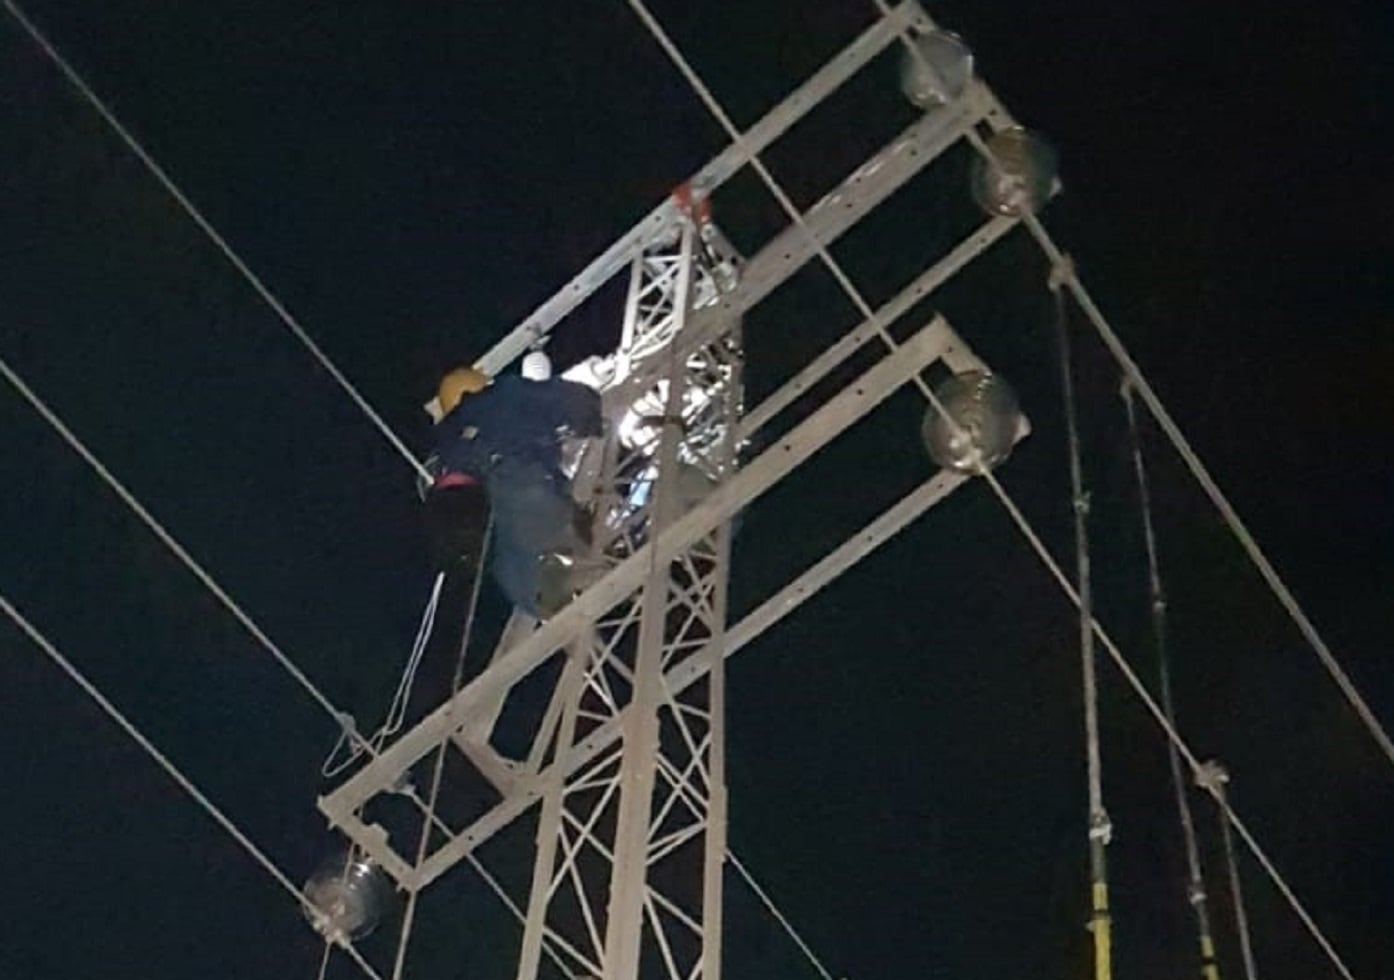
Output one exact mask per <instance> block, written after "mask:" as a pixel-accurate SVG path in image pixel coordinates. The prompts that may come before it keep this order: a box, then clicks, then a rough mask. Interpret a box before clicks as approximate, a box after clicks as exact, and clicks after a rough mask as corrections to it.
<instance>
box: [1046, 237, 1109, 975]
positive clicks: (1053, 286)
mask: <svg viewBox="0 0 1394 980" xmlns="http://www.w3.org/2000/svg"><path fill="white" fill-rule="evenodd" d="M1065 261H1066V262H1068V261H1069V260H1068V259H1066V260H1065ZM1065 271H1066V269H1064V268H1059V267H1057V268H1055V269H1052V270H1051V273H1050V283H1049V285H1050V291H1051V294H1052V296H1054V298H1055V342H1056V348H1057V353H1058V354H1059V357H1060V389H1061V394H1062V399H1063V401H1064V411H1065V434H1066V438H1067V440H1068V456H1069V459H1070V497H1071V504H1072V508H1071V509H1072V510H1073V511H1074V529H1075V569H1076V576H1077V579H1078V582H1079V657H1080V672H1081V677H1082V680H1083V687H1084V737H1085V749H1086V758H1087V761H1088V767H1087V768H1088V781H1089V828H1088V833H1089V878H1090V885H1091V888H1090V898H1091V901H1090V918H1089V929H1090V932H1091V933H1092V934H1093V936H1094V977H1095V980H1111V978H1112V976H1113V925H1112V921H1111V919H1110V916H1109V907H1108V862H1107V855H1106V850H1105V849H1106V848H1107V847H1108V842H1109V839H1110V837H1111V836H1112V833H1113V831H1112V825H1111V824H1110V822H1109V817H1108V811H1107V810H1105V809H1104V783H1103V760H1102V754H1101V752H1100V748H1099V689H1098V681H1097V678H1096V676H1095V667H1096V662H1095V657H1094V599H1093V586H1092V581H1091V578H1090V568H1089V495H1088V492H1087V491H1086V490H1085V489H1084V471H1083V466H1082V464H1081V461H1080V449H1079V420H1078V417H1077V413H1076V410H1075V385H1074V371H1073V369H1072V366H1071V356H1070V325H1069V317H1068V315H1067V314H1066V312H1065V297H1064V296H1063V295H1062V294H1061V292H1060V282H1061V276H1062V274H1063V273H1064V272H1065Z"/></svg>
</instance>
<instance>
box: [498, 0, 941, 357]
mask: <svg viewBox="0 0 1394 980" xmlns="http://www.w3.org/2000/svg"><path fill="white" fill-rule="evenodd" d="M921 22H924V15H923V13H922V12H921V11H920V8H919V5H918V4H917V3H915V2H914V0H906V2H904V3H901V4H899V5H898V6H897V7H895V8H894V9H893V10H892V11H891V12H890V14H889V15H887V16H885V17H882V18H881V19H879V20H878V21H877V22H876V23H875V24H873V25H872V26H871V27H869V28H867V30H866V31H864V32H863V33H862V35H861V36H860V37H858V38H857V39H856V40H855V41H853V42H852V43H851V44H849V45H848V46H847V47H846V48H844V49H843V50H842V52H841V53H839V54H837V55H836V56H834V57H833V58H832V60H831V61H829V62H827V63H826V64H825V65H824V66H823V67H822V68H821V69H819V70H818V72H817V73H816V74H814V75H813V76H812V77H811V78H809V79H808V81H806V82H804V83H803V84H802V85H800V86H799V87H798V88H797V89H795V90H794V91H793V93H791V94H790V95H789V96H788V97H787V98H786V99H784V101H782V102H781V103H780V104H779V105H777V106H775V107H774V108H773V109H771V110H770V111H769V112H768V113H766V114H765V116H764V117H763V118H761V119H760V121H759V122H757V123H756V124H755V125H754V126H752V127H751V128H750V129H748V130H747V131H746V132H745V134H744V136H743V137H742V138H741V139H740V140H739V141H738V142H736V143H733V144H731V145H730V146H729V147H727V148H726V149H725V150H724V151H722V152H721V153H720V154H718V155H717V156H716V157H714V158H713V159H712V160H711V161H710V162H709V163H707V165H706V166H704V167H703V168H702V169H701V170H699V171H697V173H696V174H694V175H693V176H692V179H691V180H690V181H689V184H690V186H691V187H692V188H693V189H694V190H695V191H697V192H698V193H699V194H702V195H709V194H711V192H712V191H714V190H716V188H717V187H719V186H721V185H722V184H724V183H725V182H726V181H727V180H729V179H730V178H731V176H732V175H734V174H735V173H736V172H737V171H739V170H740V169H741V167H743V166H745V165H746V164H747V163H749V162H750V160H751V159H752V158H753V157H755V156H757V155H758V154H760V153H762V152H763V151H764V150H766V149H767V148H768V147H769V146H770V144H772V143H773V142H774V141H775V140H777V139H778V138H779V137H780V136H782V135H783V134H784V133H785V132H787V131H788V129H789V128H790V127H791V126H793V125H794V124H795V123H796V122H798V121H799V120H800V119H802V118H803V117H804V116H805V115H807V114H808V112H809V111H810V110H812V109H813V108H814V107H815V106H817V105H818V104H819V103H820V102H822V101H823V100H824V99H826V98H827V97H828V96H829V95H831V94H832V93H833V92H835V91H837V89H838V88H840V87H841V86H842V84H843V83H844V82H846V81H847V80H848V79H849V78H851V77H852V76H853V75H855V74H856V73H857V72H858V71H860V70H861V69H862V67H863V66H865V65H866V64H867V63H868V62H869V61H871V60H872V59H873V58H875V57H876V56H877V55H878V54H880V53H881V52H882V51H883V50H885V49H886V48H887V47H888V46H889V45H891V44H892V43H894V42H895V40H896V39H897V37H898V36H899V35H900V32H901V31H902V30H904V29H905V28H906V27H909V26H912V25H915V24H917V23H921ZM677 218H678V208H677V205H676V203H675V202H674V201H673V199H672V198H671V197H669V198H665V199H664V201H663V203H661V204H660V205H658V207H656V208H654V209H653V210H652V211H651V212H649V214H648V215H647V216H646V217H644V218H643V219H641V220H640V221H639V223H638V224H636V225H635V226H634V227H633V228H631V229H630V230H629V231H628V232H627V233H626V234H624V235H623V236H621V237H620V238H619V240H617V241H616V242H615V243H614V244H613V245H611V246H610V247H609V248H607V249H606V250H605V251H604V252H603V253H601V254H600V255H599V256H598V257H597V258H596V259H595V260H594V261H592V262H591V263H590V265H588V266H586V267H585V269H583V270H582V271H581V272H580V274H578V275H577V276H576V277H575V278H574V279H572V280H571V281H570V282H569V283H567V284H566V285H565V286H563V287H562V288H561V290H560V291H558V292H557V293H556V294H555V295H554V296H552V297H551V298H550V299H548V300H547V301H546V302H545V303H543V304H542V305H541V306H540V307H538V308H537V310H535V311H534V312H533V313H532V314H531V315H529V316H528V317H527V319H525V320H523V322H522V323H520V324H519V325H518V326H517V327H515V328H514V329H513V331H512V332H511V333H509V334H508V336H506V337H504V338H503V339H502V340H500V341H499V342H498V343H497V344H495V345H494V346H493V348H492V349H490V351H489V352H488V353H487V354H485V355H484V357H483V358H481V359H480V361H479V366H480V368H481V369H482V370H483V371H484V372H485V373H487V374H491V375H493V374H497V373H498V372H499V371H501V370H503V369H504V368H505V367H507V366H508V365H509V364H511V363H512V362H513V361H514V360H515V359H516V358H518V357H520V356H521V355H522V354H523V353H524V352H525V351H526V350H527V349H528V348H529V347H530V346H531V345H533V344H534V343H536V342H537V341H539V340H540V339H542V338H543V337H545V336H547V334H548V333H550V332H551V330H552V328H553V327H555V326H556V325H557V324H558V323H559V322H560V321H561V320H562V319H563V318H564V317H565V316H567V314H569V313H571V311H572V310H574V309H576V307H577V306H579V305H580V304H581V303H583V302H584V301H585V300H586V298H587V297H589V296H590V295H591V294H592V293H594V292H595V291H596V290H597V289H599V288H600V287H601V286H603V285H605V283H607V282H609V281H610V279H611V277H613V276H614V275H615V274H617V273H618V272H619V271H620V270H621V269H623V268H624V267H625V266H626V265H627V264H628V263H629V261H630V259H632V258H633V257H634V255H635V254H636V253H637V252H639V251H641V250H642V249H643V248H644V247H645V246H647V245H648V244H649V243H650V242H652V241H653V240H654V239H655V237H657V236H659V235H661V234H663V233H664V232H665V230H666V229H667V228H669V227H670V226H671V225H672V224H673V222H674V221H676V220H677Z"/></svg>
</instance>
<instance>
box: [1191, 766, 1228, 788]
mask: <svg viewBox="0 0 1394 980" xmlns="http://www.w3.org/2000/svg"><path fill="white" fill-rule="evenodd" d="M1228 782H1229V770H1228V769H1226V768H1225V767H1224V766H1222V765H1221V764H1220V763H1219V762H1218V761H1217V760H1215V759H1211V760H1210V761H1209V762H1203V763H1201V764H1200V765H1198V766H1196V785H1197V786H1199V787H1200V788H1201V789H1204V790H1209V791H1210V792H1211V793H1218V792H1220V790H1221V789H1222V788H1223V787H1224V786H1225V784H1226V783H1228Z"/></svg>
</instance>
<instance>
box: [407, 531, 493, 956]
mask: <svg viewBox="0 0 1394 980" xmlns="http://www.w3.org/2000/svg"><path fill="white" fill-rule="evenodd" d="M493 528H494V515H493V511H492V510H491V511H490V513H489V520H488V523H487V524H486V525H485V528H484V545H483V547H481V548H480V549H479V558H478V561H477V562H475V563H474V566H473V572H474V581H473V583H472V584H471V586H470V601H469V609H468V611H467V612H466V614H465V631H464V635H463V636H461V638H460V655H459V656H458V657H457V658H456V659H455V673H454V676H453V677H452V678H451V680H450V708H449V710H448V711H446V726H445V736H444V737H443V738H442V739H441V741H440V745H439V746H438V747H437V749H436V761H435V766H434V772H433V773H432V775H431V792H430V796H429V798H428V801H427V805H426V822H425V824H424V825H423V826H422V828H421V840H420V842H419V843H418V844H417V847H416V863H415V864H414V865H413V868H414V869H415V870H418V871H419V870H420V869H421V865H422V863H423V862H424V861H425V860H426V850H427V848H428V847H429V846H430V843H431V830H432V827H433V826H434V825H435V823H436V804H437V803H438V802H439V801H440V784H441V779H442V777H443V775H444V773H445V754H446V750H447V749H448V748H449V746H450V739H451V737H452V735H453V731H454V729H453V726H452V724H451V722H452V721H453V718H454V714H455V695H456V694H458V693H459V691H460V684H461V682H462V681H463V680H464V674H465V655H466V654H467V653H469V645H470V636H471V634H472V633H473V631H474V613H475V608H476V607H477V605H478V603H479V586H480V584H481V583H482V582H483V581H484V567H485V559H486V558H487V557H488V551H489V539H490V537H492V532H493ZM471 557H473V556H471ZM419 894H420V891H419V890H418V889H417V888H415V887H413V888H412V889H411V892H410V893H409V894H408V895H407V907H406V911H405V912H404V913H403V916H402V931H401V935H400V937H399V938H398V941H397V959H396V963H395V964H394V965H393V967H392V980H402V971H403V970H404V969H405V968H406V959H407V945H408V944H409V943H410V941H411V931H412V926H413V924H414V923H415V919H416V898H417V895H419Z"/></svg>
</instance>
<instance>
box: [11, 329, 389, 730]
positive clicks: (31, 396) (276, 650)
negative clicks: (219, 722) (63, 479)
mask: <svg viewBox="0 0 1394 980" xmlns="http://www.w3.org/2000/svg"><path fill="white" fill-rule="evenodd" d="M0 375H3V376H4V378H5V380H6V381H8V382H9V383H10V386H11V387H13V388H14V390H15V391H17V392H19V394H20V395H21V396H22V397H23V398H24V400H25V401H27V402H28V403H29V404H30V406H31V407H32V408H33V409H34V411H36V412H38V413H39V415H40V416H41V417H42V418H43V420H44V421H45V422H47V423H48V424H49V426H50V427H52V428H53V430H54V431H55V432H57V433H58V434H59V435H60V436H62V438H63V441H64V442H66V443H67V444H68V446H69V447H70V448H71V449H72V450H73V452H75V453H77V454H78V455H79V456H80V457H82V460H83V462H85V463H86V464H87V465H88V466H90V467H91V468H92V470H93V471H94V472H95V473H96V474H97V475H98V476H99V477H101V478H102V481H103V482H104V483H106V485H107V486H108V487H110V488H111V489H112V491H113V492H114V493H115V494H116V495H117V496H118V497H120V498H121V501H122V503H124V504H125V505H126V506H127V507H129V508H130V509H131V511H132V512H133V513H134V514H135V515H136V516H137V517H139V518H140V519H141V521H142V522H143V523H144V524H145V526H146V527H148V528H149V529H150V531H151V532H152V533H153V534H154V535H155V537H157V538H159V539H160V541H161V542H162V543H163V544H164V546H165V547H166V548H168V549H169V550H170V551H172V552H173V553H174V555H175V557H176V558H178V559H179V560H180V561H181V562H183V563H184V566H185V567H186V568H188V570H189V571H190V572H191V573H193V575H194V577H195V578H197V579H198V580H199V582H201V583H202V584H203V585H204V586H205V587H206V588H207V589H208V591H209V592H212V593H213V595H214V596H216V597H217V599H218V601H219V602H221V603H222V604H223V607H224V608H226V609H227V611H228V612H230V613H232V615H233V616H234V617H235V618H236V619H237V621H238V622H239V623H241V624H242V626H243V628H245V629H246V630H247V632H248V633H250V634H251V635H252V637H253V638H254V639H255V640H256V641H257V642H258V643H259V644H261V646H262V648H263V649H264V650H266V652H267V653H269V654H271V656H272V657H273V658H274V659H275V660H276V662H277V663H279V664H280V665H281V666H282V667H283V668H285V670H286V672H287V673H288V674H290V676H291V677H293V678H294V679H295V681H296V683H297V684H299V685H300V686H301V687H302V688H303V689H304V690H305V691H306V693H308V694H309V695H310V697H311V698H313V699H314V701H315V702H316V703H317V704H318V705H319V706H320V707H322V708H323V709H324V710H325V711H326V712H327V713H328V714H329V716H330V717H331V718H333V719H334V723H335V724H336V725H338V726H339V727H340V728H341V729H342V730H343V731H345V732H346V733H351V737H352V738H353V739H355V740H357V741H358V742H360V743H362V738H361V737H360V736H359V735H358V734H357V732H356V731H355V730H354V729H353V723H352V719H350V718H349V717H348V716H347V715H345V714H344V713H343V712H341V711H339V709H338V708H336V707H334V704H333V703H332V702H331V701H330V700H329V698H327V697H326V696H325V695H324V692H322V691H321V690H320V689H319V688H318V687H317V686H316V685H315V683H314V681H312V680H310V678H309V677H308V676H306V674H305V672H304V671H302V670H301V669H300V668H299V667H297V666H296V665H295V662H294V661H293V660H291V659H290V657H288V656H287V655H286V654H285V653H284V652H282V650H281V648H280V647H279V646H277V645H276V643H275V641H273V640H272V639H271V637H269V636H267V635H266V633H265V631H264V630H262V628H261V627H260V626H258V625H257V624H256V623H255V622H254V621H253V620H252V618H251V616H249V615H247V613H246V612H244V611H243V609H242V607H241V606H239V605H238V604H237V602H236V600H234V599H233V598H232V596H231V595H229V594H228V592H227V590H226V589H224V588H223V587H222V586H221V585H219V584H218V582H217V580H216V579H214V578H213V576H212V575H210V574H209V573H208V571H207V570H206V569H205V568H204V567H203V566H202V565H201V564H199V562H198V561H197V560H196V559H195V558H194V557H193V555H191V554H189V551H188V549H187V548H185V547H184V546H183V545H182V544H180V543H179V541H178V539H176V538H175V537H174V535H172V534H171V533H170V532H169V531H168V530H166V529H165V526H164V525H163V524H161V523H160V522H159V521H158V520H157V519H156V518H155V516H154V515H153V514H151V513H150V511H149V510H147V509H146V508H145V505H144V504H142V503H141V502H140V500H138V499H137V498H136V496H135V494H133V493H132V492H131V491H130V490H128V489H127V488H126V485H125V484H123V483H122V482H121V481H120V480H118V479H117V478H116V476H115V475H114V474H113V473H112V472H111V470H109V469H107V467H106V465H105V464H103V463H102V461H101V460H100V459H98V458H97V456H96V455H95V454H94V453H93V452H92V451H91V450H90V449H88V448H87V445H86V444H85V443H84V442H83V441H82V440H81V439H80V438H78V436H77V435H76V434H75V433H74V432H73V430H72V429H70V428H68V426H67V425H66V424H65V423H64V422H63V420H62V419H61V418H59V416H58V413H56V412H55V411H53V409H51V408H49V406H48V405H47V403H45V402H44V400H43V399H42V398H40V397H39V396H38V394H37V393H35V391H34V390H33V389H32V388H30V387H29V385H28V384H26V383H25V381H24V379H23V378H21V377H20V376H19V375H18V374H17V373H16V372H15V370H14V369H13V368H12V367H10V365H9V362H7V361H6V360H5V359H4V357H3V356H0Z"/></svg>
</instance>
